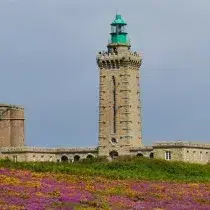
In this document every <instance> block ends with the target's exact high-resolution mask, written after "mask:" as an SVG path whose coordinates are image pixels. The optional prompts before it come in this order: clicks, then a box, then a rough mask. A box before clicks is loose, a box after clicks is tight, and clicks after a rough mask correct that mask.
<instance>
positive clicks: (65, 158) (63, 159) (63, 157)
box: [61, 155, 69, 162]
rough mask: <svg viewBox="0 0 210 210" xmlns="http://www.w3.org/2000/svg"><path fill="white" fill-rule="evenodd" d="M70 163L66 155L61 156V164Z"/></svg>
mask: <svg viewBox="0 0 210 210" xmlns="http://www.w3.org/2000/svg"><path fill="white" fill-rule="evenodd" d="M68 161H69V159H68V157H67V156H66V155H62V156H61V162H68Z"/></svg>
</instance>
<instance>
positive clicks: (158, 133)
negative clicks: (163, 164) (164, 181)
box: [0, 0, 210, 147]
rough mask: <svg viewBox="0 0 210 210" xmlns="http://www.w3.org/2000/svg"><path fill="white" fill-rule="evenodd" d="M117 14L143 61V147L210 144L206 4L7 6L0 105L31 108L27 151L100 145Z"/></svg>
mask: <svg viewBox="0 0 210 210" xmlns="http://www.w3.org/2000/svg"><path fill="white" fill-rule="evenodd" d="M116 9H118V11H119V13H120V14H122V15H123V17H124V19H125V20H126V21H127V23H128V32H129V36H130V37H131V41H132V48H133V50H137V51H139V52H141V53H142V54H143V64H142V67H141V79H140V84H141V100H142V122H143V143H144V144H145V145H150V144H151V143H152V142H154V141H161V140H190V141H200V142H204V143H205V142H210V111H209V110H210V94H209V92H210V62H209V61H210V26H209V22H210V1H209V0H201V1H198V0H184V1H183V0H176V1H168V0H158V1H157V0H132V1H127V0H114V1H113V0H107V1H101V0H89V1H85V0H13V1H12V0H1V1H0V101H1V102H2V103H10V104H20V105H22V106H24V107H25V115H26V143H27V145H34V146H52V147H53V146H68V147H70V146H75V147H76V146H95V145H97V140H98V89H99V71H98V69H97V65H96V54H97V52H98V51H101V50H105V49H106V45H107V42H108V39H109V32H110V23H111V21H112V20H113V19H114V16H115V13H116Z"/></svg>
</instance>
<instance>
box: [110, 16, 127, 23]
mask: <svg viewBox="0 0 210 210" xmlns="http://www.w3.org/2000/svg"><path fill="white" fill-rule="evenodd" d="M111 25H127V23H126V22H125V21H124V20H123V18H122V16H121V15H116V17H115V20H114V21H113V22H112V23H111Z"/></svg>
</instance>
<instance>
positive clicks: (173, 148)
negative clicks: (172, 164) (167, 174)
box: [153, 141, 210, 164]
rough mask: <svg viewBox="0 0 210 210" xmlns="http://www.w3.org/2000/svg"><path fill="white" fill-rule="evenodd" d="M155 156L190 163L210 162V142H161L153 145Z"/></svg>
mask: <svg viewBox="0 0 210 210" xmlns="http://www.w3.org/2000/svg"><path fill="white" fill-rule="evenodd" d="M153 151H154V158H157V159H165V160H172V161H184V162H189V163H201V164H206V163H209V162H210V144H201V143H193V142H183V141H176V142H159V143H155V144H154V145H153Z"/></svg>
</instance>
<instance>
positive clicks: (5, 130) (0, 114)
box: [0, 104, 11, 147]
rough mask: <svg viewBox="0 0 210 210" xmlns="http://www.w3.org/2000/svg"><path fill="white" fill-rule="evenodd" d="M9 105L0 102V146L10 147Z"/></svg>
mask: <svg viewBox="0 0 210 210" xmlns="http://www.w3.org/2000/svg"><path fill="white" fill-rule="evenodd" d="M10 133H11V127H10V106H9V105H8V104H0V147H10V146H11V143H10Z"/></svg>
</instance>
